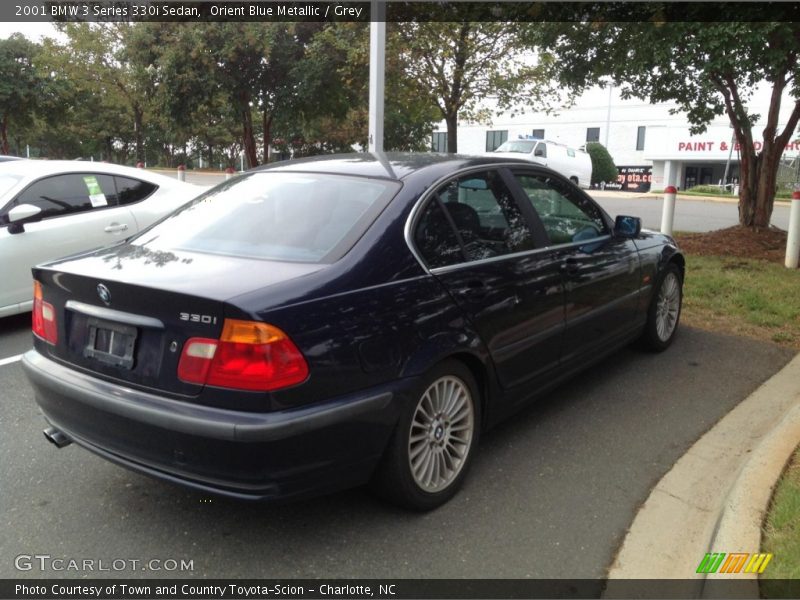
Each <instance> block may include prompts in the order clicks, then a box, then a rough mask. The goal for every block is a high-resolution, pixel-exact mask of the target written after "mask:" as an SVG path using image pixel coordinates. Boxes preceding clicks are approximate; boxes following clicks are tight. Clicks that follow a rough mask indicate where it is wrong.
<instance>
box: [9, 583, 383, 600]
mask: <svg viewBox="0 0 800 600" xmlns="http://www.w3.org/2000/svg"><path fill="white" fill-rule="evenodd" d="M396 588H397V585H396V584H393V583H386V584H375V585H364V584H350V583H341V584H333V583H319V582H315V583H314V584H313V586H308V585H301V584H295V583H270V584H251V583H224V584H207V583H172V584H170V583H167V582H165V583H164V584H162V585H153V584H145V583H119V582H117V583H108V584H102V583H92V584H82V583H65V582H61V583H47V584H44V585H40V584H23V583H18V584H15V586H14V592H15V595H16V597H17V598H26V597H27V598H226V599H227V598H298V597H303V596H308V597H318V598H326V597H331V598H372V597H379V598H387V597H392V596H394V595H395V593H396V591H395V590H396Z"/></svg>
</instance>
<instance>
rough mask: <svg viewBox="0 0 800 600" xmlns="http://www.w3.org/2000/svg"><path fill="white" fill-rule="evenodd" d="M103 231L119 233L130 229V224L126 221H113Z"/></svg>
mask: <svg viewBox="0 0 800 600" xmlns="http://www.w3.org/2000/svg"><path fill="white" fill-rule="evenodd" d="M103 231H105V232H106V233H119V232H120V231H128V225H127V224H125V223H112V224H111V225H109V226H108V227H106V228H105V229H104V230H103Z"/></svg>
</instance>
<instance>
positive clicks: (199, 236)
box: [132, 172, 400, 263]
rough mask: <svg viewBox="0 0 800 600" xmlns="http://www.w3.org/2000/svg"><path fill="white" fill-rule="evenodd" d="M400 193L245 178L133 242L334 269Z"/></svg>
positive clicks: (307, 179) (361, 181)
mask: <svg viewBox="0 0 800 600" xmlns="http://www.w3.org/2000/svg"><path fill="white" fill-rule="evenodd" d="M399 187H400V186H399V184H398V183H396V182H392V181H385V180H376V179H366V178H359V177H345V176H339V175H328V174H319V173H270V172H262V173H248V174H245V175H242V176H240V177H237V178H235V179H231V180H230V181H227V182H225V183H223V184H221V185H219V186H217V187H215V188H213V189H212V190H209V191H208V192H207V193H205V194H203V195H202V196H199V197H198V198H197V199H195V200H194V201H192V202H190V203H189V204H188V205H186V206H184V207H183V208H181V209H180V210H178V211H177V212H176V213H174V214H173V215H171V216H170V217H168V218H166V219H164V220H162V221H161V222H159V223H158V224H156V225H155V226H154V227H152V228H150V229H148V230H146V231H145V232H143V233H142V234H141V235H139V236H138V237H137V238H135V239H134V240H133V242H132V243H133V244H135V245H140V246H145V247H147V248H148V249H150V250H161V251H170V250H188V251H191V252H206V253H212V254H224V255H229V256H241V257H247V258H262V259H269V260H285V261H293V262H309V263H327V262H333V261H335V260H338V259H339V258H341V257H342V256H344V254H345V253H346V252H347V251H348V250H350V248H352V246H353V244H355V242H356V241H357V240H358V239H359V238H360V237H361V236H362V235H363V234H364V232H365V231H366V230H367V228H368V227H369V226H370V224H371V223H372V222H373V221H374V220H375V218H376V217H377V216H378V214H380V212H381V211H382V210H383V208H384V207H385V206H386V204H387V203H388V202H389V200H390V199H391V198H392V196H394V194H395V193H396V192H397V190H398V189H399Z"/></svg>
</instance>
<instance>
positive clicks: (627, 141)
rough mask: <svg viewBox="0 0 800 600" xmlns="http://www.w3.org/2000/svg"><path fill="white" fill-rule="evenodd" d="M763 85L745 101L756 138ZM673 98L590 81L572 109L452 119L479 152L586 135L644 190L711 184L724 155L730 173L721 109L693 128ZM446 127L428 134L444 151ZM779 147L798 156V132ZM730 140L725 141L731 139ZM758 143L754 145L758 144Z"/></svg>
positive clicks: (786, 110)
mask: <svg viewBox="0 0 800 600" xmlns="http://www.w3.org/2000/svg"><path fill="white" fill-rule="evenodd" d="M769 98H770V90H769V88H766V87H763V88H760V89H758V90H757V91H756V92H754V94H753V97H752V100H751V101H750V102H749V103H748V107H749V110H750V112H751V114H752V113H756V114H759V115H761V119H760V120H759V122H758V124H757V125H756V126H755V127H754V128H753V135H754V138H755V139H756V140H758V139H759V138H760V137H761V133H762V130H763V128H764V122H765V120H766V116H767V108H768V106H769ZM793 104H794V100H793V99H792V98H791V96H789V95H788V93H787V94H786V95H785V97H784V99H783V102H782V103H781V115H780V120H779V121H780V122H779V131H780V129H781V128H782V127H783V126H784V125H785V124H786V122H787V120H788V118H789V114H790V112H791V110H792V106H793ZM674 108H676V105H675V104H669V103H662V104H649V103H647V102H643V101H642V100H638V99H628V100H623V99H622V98H621V97H620V94H619V89H618V88H610V89H609V88H599V87H598V88H593V89H591V90H589V91H587V92H586V93H585V94H583V95H582V96H581V97H580V98H578V99H577V101H576V102H575V105H574V106H573V107H572V108H569V109H566V110H563V111H561V112H559V113H558V114H549V115H548V114H546V113H543V112H542V113H537V112H528V113H524V114H520V115H516V116H514V117H511V116H510V114H509V113H505V114H500V115H498V116H496V117H495V118H494V119H493V122H492V124H491V125H481V124H475V123H459V128H458V151H459V153H461V154H483V153H484V152H490V151H492V150H494V149H495V148H497V146H499V145H500V144H501V143H502V142H503V141H505V140H506V139H515V138H518V137H526V136H532V137H541V138H546V139H550V140H554V141H557V142H560V143H563V144H566V145H568V146H572V147H575V148H579V147H581V146H583V145H584V144H585V143H586V142H587V141H595V142H600V143H602V144H603V145H604V146H605V147H606V148H607V149H608V151H609V153H610V154H611V156H612V157H613V159H614V163H615V164H616V165H617V166H618V167H619V168H620V174H621V175H620V176H621V178H623V179H624V182H623V189H634V190H639V191H644V190H646V189H649V188H650V182H651V180H652V187H653V189H663V188H664V187H665V186H667V185H674V186H677V187H679V188H680V189H687V188H690V187H693V186H695V185H702V184H718V183H720V182H721V180H722V179H723V175H724V174H725V168H726V164H727V163H728V161H730V164H729V166H728V176H727V182H730V181H733V180H734V179H737V178H738V175H739V168H738V159H739V157H738V153H737V149H736V144H735V142H733V140H732V133H733V129H732V128H731V127H730V124H729V121H728V118H727V116H726V115H722V116H721V117H719V118H717V119H715V120H714V121H713V122H712V123H711V124H710V125H709V126H708V129H707V130H706V132H705V133H703V134H701V135H692V134H691V133H690V132H689V123H688V121H687V119H686V116H685V114H684V113H677V114H670V109H674ZM446 132H447V129H446V126H445V124H444V122H442V123H441V124H440V126H439V128H438V129H437V130H436V131H435V132H434V133H433V150H434V151H445V150H446V145H447V133H446ZM792 139H793V141H792V142H790V144H789V145H788V146H787V148H786V150H785V151H784V158H786V159H787V160H790V159H793V158H794V159H797V157H798V156H799V155H800V135H795V136H794V137H793V138H792ZM732 142H733V143H732ZM758 146H759V144H758V143H757V144H756V148H757V149H758Z"/></svg>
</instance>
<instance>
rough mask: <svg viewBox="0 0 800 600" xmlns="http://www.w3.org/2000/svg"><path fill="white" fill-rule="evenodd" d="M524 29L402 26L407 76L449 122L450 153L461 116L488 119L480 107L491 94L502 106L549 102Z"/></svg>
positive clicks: (479, 25)
mask: <svg viewBox="0 0 800 600" xmlns="http://www.w3.org/2000/svg"><path fill="white" fill-rule="evenodd" d="M523 27H524V25H521V24H518V23H499V22H471V21H468V20H461V21H454V22H413V23H400V24H398V28H399V33H400V36H401V38H402V40H403V49H402V50H401V55H400V57H401V59H402V60H403V62H404V68H405V71H406V74H407V77H408V80H409V82H411V83H412V85H413V86H414V89H415V91H416V93H417V94H418V95H419V96H420V97H421V98H426V99H428V102H430V103H431V104H432V105H433V106H435V107H436V108H437V109H438V110H439V113H440V115H441V118H442V119H443V120H444V121H445V122H446V123H447V150H448V152H457V151H458V137H457V128H458V119H459V118H461V119H466V120H470V121H487V120H488V118H489V116H490V114H489V111H487V110H486V108H484V107H482V105H481V103H482V102H483V101H484V100H486V99H488V98H493V99H495V100H496V103H497V107H498V109H500V110H505V109H509V108H512V107H514V106H522V105H528V106H533V105H539V106H540V107H546V106H547V105H549V102H545V98H546V97H547V96H548V93H549V92H550V91H551V90H550V87H549V86H545V85H542V84H543V81H544V80H543V71H544V70H543V65H542V64H540V63H537V64H535V65H534V64H533V57H531V56H530V55H529V54H528V55H526V54H525V50H526V48H525V45H524V38H523V36H522V35H520V34H521V32H522V28H523Z"/></svg>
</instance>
